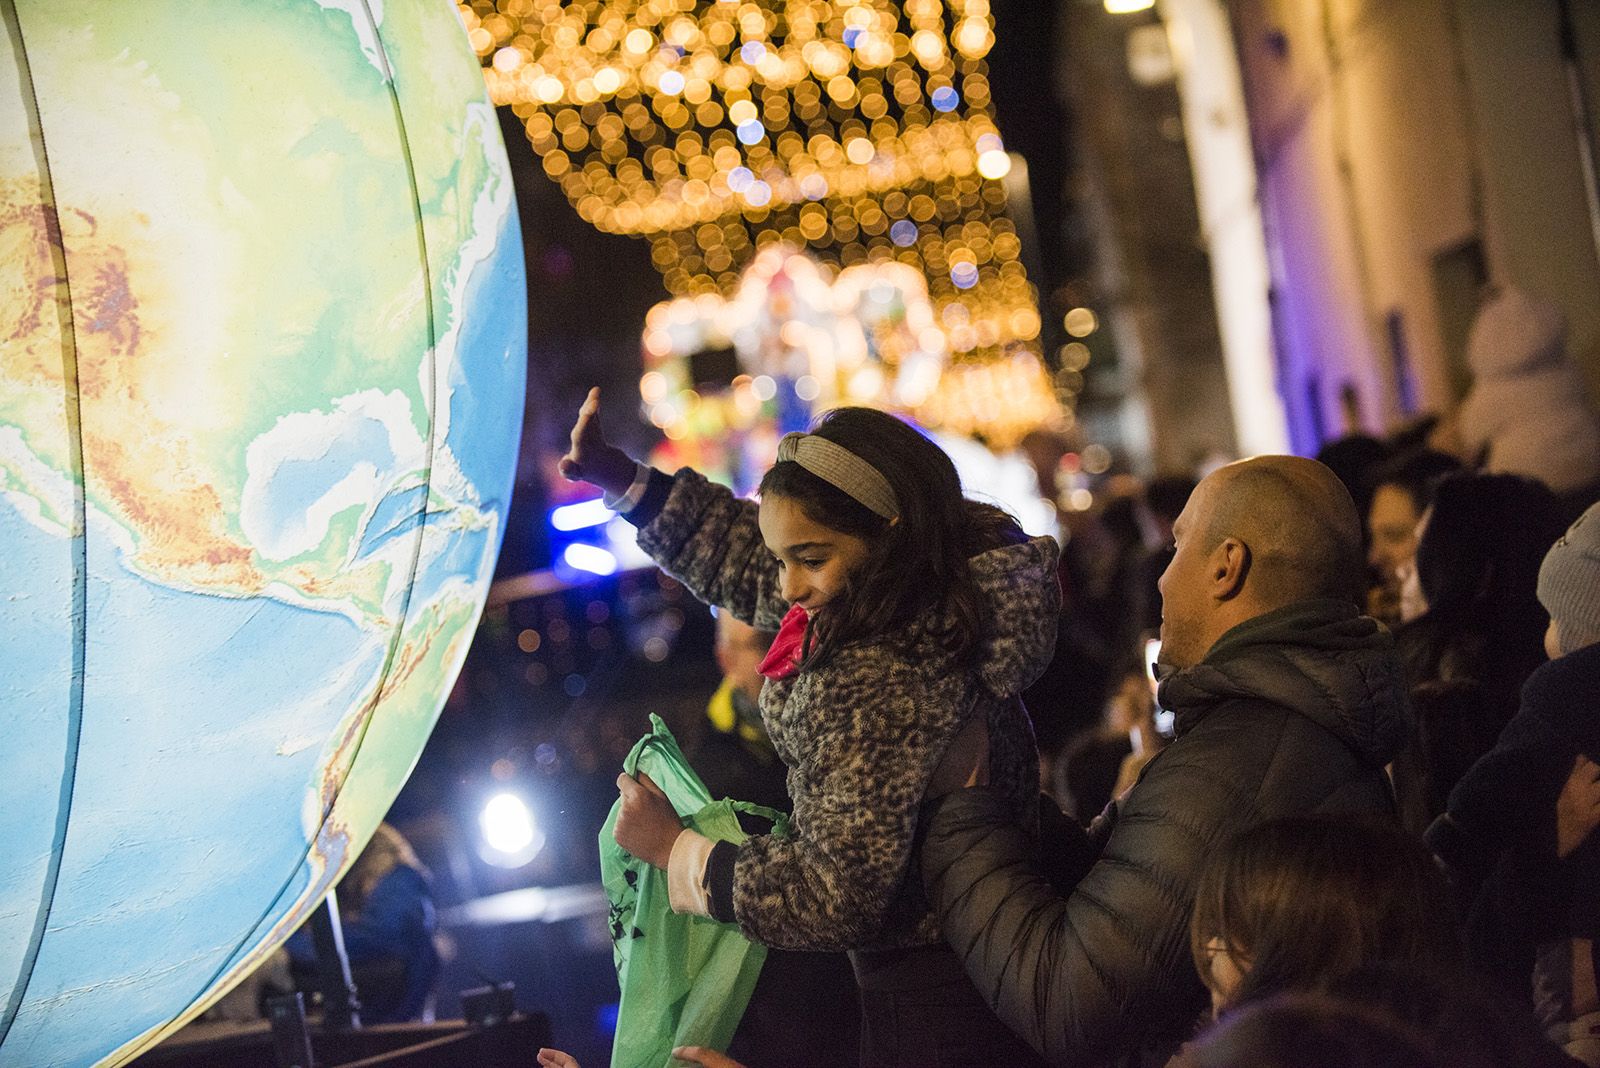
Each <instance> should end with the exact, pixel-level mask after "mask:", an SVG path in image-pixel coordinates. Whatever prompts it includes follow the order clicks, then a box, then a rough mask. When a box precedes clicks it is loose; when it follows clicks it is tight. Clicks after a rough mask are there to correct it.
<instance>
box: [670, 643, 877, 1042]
mask: <svg viewBox="0 0 1600 1068" xmlns="http://www.w3.org/2000/svg"><path fill="white" fill-rule="evenodd" d="M773 638H774V635H773V634H771V633H769V632H765V631H759V630H756V629H755V628H754V627H752V626H750V625H749V624H748V623H745V622H743V621H741V620H739V619H736V618H734V616H733V614H732V613H731V612H718V613H717V637H716V655H717V664H718V666H720V667H721V668H722V684H721V685H720V686H718V687H717V691H716V693H715V694H713V695H712V697H711V701H710V703H709V704H708V705H707V708H706V718H707V719H708V720H709V721H710V728H711V729H710V731H709V732H708V734H706V735H705V736H702V738H701V740H700V743H699V745H697V746H696V747H695V748H694V749H693V751H686V752H685V754H684V755H685V756H686V757H687V758H688V760H689V764H690V766H691V767H693V768H694V770H695V773H696V774H698V775H699V776H700V779H701V781H702V782H704V783H705V784H706V789H707V790H709V791H711V795H712V796H713V797H731V798H734V799H735V800H739V801H754V802H755V803H757V804H760V805H766V806H767V807H769V808H775V809H779V810H781V811H784V812H787V811H789V808H790V806H789V794H788V791H787V789H786V788H785V785H784V779H785V768H784V765H783V761H781V760H779V759H778V754H777V753H776V752H774V751H773V748H772V740H771V739H770V738H768V737H767V729H766V727H765V726H763V725H762V723H761V708H760V705H759V704H758V701H759V699H760V696H761V684H762V683H763V682H764V681H766V680H765V678H764V677H763V676H762V674H761V672H760V671H759V670H758V669H759V668H760V665H761V661H762V659H763V658H764V657H765V656H766V654H767V650H768V649H769V648H771V647H772V640H773ZM860 1032H861V1025H860V1007H859V1006H858V1005H857V1003H856V984H855V978H854V976H853V974H852V973H851V970H850V961H849V960H848V959H847V958H846V957H845V956H844V954H842V953H796V952H792V951H790V950H784V949H769V950H767V958H766V961H765V962H764V963H763V964H762V965H761V975H760V977H759V978H758V979H757V980H756V986H755V990H754V991H753V992H752V993H751V995H750V1003H749V1005H748V1006H747V1007H746V1008H745V1011H744V1018H743V1019H742V1020H740V1021H739V1030H738V1031H737V1032H736V1033H735V1034H734V1036H733V1041H732V1042H731V1043H730V1044H729V1046H728V1050H727V1052H728V1055H729V1056H731V1057H734V1058H737V1059H739V1060H744V1061H748V1062H750V1063H752V1064H758V1065H763V1064H770V1065H776V1064H783V1065H789V1066H791V1068H837V1066H838V1065H840V1064H850V1063H853V1062H854V1061H855V1057H856V1052H857V1047H858V1046H859V1044H860Z"/></svg>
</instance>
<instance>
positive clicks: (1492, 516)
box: [1393, 472, 1562, 835]
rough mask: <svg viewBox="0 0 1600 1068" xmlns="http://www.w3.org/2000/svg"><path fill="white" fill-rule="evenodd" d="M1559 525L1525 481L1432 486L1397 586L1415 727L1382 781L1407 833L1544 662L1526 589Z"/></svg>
mask: <svg viewBox="0 0 1600 1068" xmlns="http://www.w3.org/2000/svg"><path fill="white" fill-rule="evenodd" d="M1561 528H1562V523H1561V517H1560V513H1559V510H1558V508H1557V505H1556V501H1555V498H1554V496H1553V495H1552V494H1551V493H1550V491H1549V490H1548V489H1546V488H1545V487H1544V486H1542V485H1541V484H1539V483H1538V482H1535V481H1533V480H1532V479H1527V478H1522V477H1520V476H1518V475H1483V474H1472V473H1466V472H1462V473H1458V474H1454V475H1450V476H1448V477H1446V478H1445V479H1444V480H1443V481H1442V482H1440V483H1439V485H1438V487H1437V488H1436V489H1435V491H1434V497H1433V501H1432V503H1431V505H1430V506H1429V508H1428V510H1427V511H1426V513H1424V516H1423V519H1422V521H1421V522H1420V523H1419V525H1418V528H1417V554H1416V562H1415V566H1414V578H1413V577H1409V576H1408V578H1407V581H1406V588H1405V590H1404V591H1403V593H1402V600H1403V601H1405V602H1406V603H1407V604H1409V605H1414V607H1410V608H1408V609H1407V610H1406V612H1405V615H1406V616H1407V617H1408V622H1407V624H1406V625H1405V627H1404V628H1403V629H1402V630H1401V632H1400V634H1399V635H1398V640H1399V643H1400V649H1401V653H1402V655H1403V656H1404V657H1405V659H1406V663H1407V672H1408V681H1409V683H1410V686H1411V700H1412V707H1413V710H1414V712H1415V729H1414V733H1413V737H1412V740H1411V743H1410V745H1408V746H1407V748H1406V751H1405V752H1404V753H1403V754H1402V756H1401V757H1400V759H1398V760H1397V761H1396V762H1395V766H1394V769H1393V770H1394V783H1395V792H1396V795H1397V797H1398V799H1399V802H1400V812H1401V819H1402V822H1403V824H1404V825H1405V826H1406V827H1407V829H1409V830H1410V831H1412V832H1413V833H1415V834H1418V835H1420V834H1422V832H1423V831H1425V830H1426V829H1427V827H1428V824H1429V823H1430V822H1431V821H1432V820H1433V819H1434V817H1436V816H1438V815H1439V813H1440V812H1442V811H1444V804H1445V798H1447V797H1448V796H1449V793H1450V789H1451V787H1453V786H1454V785H1455V783H1456V781H1457V780H1458V779H1459V778H1460V777H1461V775H1462V774H1463V773H1464V772H1465V771H1466V770H1467V768H1468V767H1470V766H1471V764H1472V762H1473V761H1474V760H1476V759H1477V758H1478V757H1480V756H1482V755H1483V754H1484V753H1486V752H1488V751H1489V748H1490V747H1491V746H1493V745H1494V740H1495V738H1496V737H1497V736H1498V735H1499V734H1500V731H1501V729H1502V728H1503V727H1504V726H1505V725H1506V723H1507V722H1508V721H1509V720H1510V719H1511V717H1512V715H1513V714H1514V713H1515V712H1516V710H1517V700H1518V694H1519V692H1520V691H1521V689H1522V684H1523V682H1524V681H1526V679H1527V678H1528V676H1529V675H1530V674H1532V672H1533V670H1534V668H1536V667H1538V666H1539V665H1540V664H1541V663H1542V662H1543V661H1544V630H1545V625H1546V616H1545V612H1544V610H1543V609H1542V608H1541V607H1540V606H1539V601H1538V598H1537V596H1536V594H1535V585H1536V581H1537V578H1538V571H1539V561H1540V559H1541V558H1542V557H1543V555H1544V552H1545V550H1546V549H1548V548H1549V547H1550V543H1551V542H1553V541H1555V540H1556V538H1557V536H1559V535H1560V533H1561ZM1419 612H1420V615H1418V614H1416V613H1419Z"/></svg>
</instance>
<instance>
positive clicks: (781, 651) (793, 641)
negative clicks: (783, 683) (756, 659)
mask: <svg viewBox="0 0 1600 1068" xmlns="http://www.w3.org/2000/svg"><path fill="white" fill-rule="evenodd" d="M810 622H811V616H810V615H809V614H808V613H807V612H806V610H805V606H804V605H798V604H797V605H795V606H794V607H792V608H790V609H789V611H788V613H787V614H786V615H784V617H783V622H782V623H780V624H779V625H778V636H777V637H776V638H774V639H772V648H770V649H768V650H767V655H766V656H765V657H763V658H762V660H761V665H760V666H759V667H757V668H756V670H757V671H759V672H760V673H761V674H763V675H765V676H766V677H767V678H769V679H786V678H788V677H789V676H790V675H793V674H794V673H795V672H797V671H799V670H800V650H801V648H802V647H803V646H804V645H805V640H806V626H807V625H808V624H809V623H810Z"/></svg>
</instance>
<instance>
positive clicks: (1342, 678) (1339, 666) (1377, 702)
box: [1158, 600, 1411, 766]
mask: <svg viewBox="0 0 1600 1068" xmlns="http://www.w3.org/2000/svg"><path fill="white" fill-rule="evenodd" d="M1239 698H1246V699H1252V700H1259V701H1268V702H1271V703H1272V704H1275V705H1281V706H1283V707H1284V708H1287V709H1289V710H1291V711H1293V712H1296V713H1298V714H1299V715H1302V716H1304V717H1306V718H1307V719H1309V720H1311V721H1312V722H1314V723H1316V724H1317V725H1319V726H1321V727H1323V728H1325V729H1326V730H1328V731H1331V732H1332V733H1333V734H1334V735H1335V736H1337V737H1338V738H1339V739H1340V740H1341V741H1343V742H1344V743H1345V744H1346V745H1348V746H1350V747H1351V748H1352V749H1353V750H1355V751H1356V752H1357V753H1359V754H1360V755H1361V757H1362V758H1363V759H1365V760H1366V761H1368V762H1369V763H1370V764H1372V765H1374V766H1382V765H1383V764H1386V763H1388V762H1389V761H1390V760H1391V759H1392V758H1393V757H1394V755H1395V754H1396V753H1397V752H1399V750H1400V748H1401V746H1402V745H1403V744H1404V742H1405V739H1406V736H1407V733H1408V731H1409V729H1410V714H1411V713H1410V705H1409V702H1408V700H1407V697H1406V686H1405V679H1404V674H1403V671H1402V668H1401V664H1400V658H1399V656H1398V655H1397V654H1396V652H1395V648H1394V638H1393V636H1392V635H1390V633H1389V632H1388V631H1387V630H1385V629H1384V628H1383V627H1382V626H1380V625H1379V624H1378V622H1377V621H1376V620H1374V619H1371V618H1368V617H1367V616H1363V615H1361V614H1360V613H1359V612H1358V611H1357V610H1356V608H1355V606H1354V605H1351V604H1347V603H1345V602H1343V601H1336V600H1314V601H1301V602H1299V603H1297V604H1292V605H1288V606H1286V607H1284V608H1280V609H1277V610H1276V611H1273V612H1268V613H1266V614H1265V615H1261V616H1257V617H1256V618H1255V619H1251V620H1246V621H1245V622H1243V623H1241V624H1239V625H1238V626H1237V627H1234V628H1233V629H1232V630H1230V631H1228V632H1227V633H1226V634H1224V635H1223V636H1222V637H1221V638H1219V639H1218V640H1217V643H1216V644H1215V645H1213V646H1212V647H1211V651H1210V652H1208V653H1207V654H1206V657H1205V659H1204V660H1202V661H1201V662H1200V663H1198V664H1196V665H1195V666H1194V667H1190V668H1183V669H1181V670H1177V671H1173V672H1171V673H1170V674H1168V675H1167V676H1166V677H1165V678H1164V679H1162V681H1161V686H1160V690H1159V692H1158V700H1159V701H1160V703H1161V706H1162V707H1163V708H1167V709H1170V710H1171V711H1172V712H1173V713H1174V716H1175V719H1176V726H1177V730H1178V733H1180V734H1182V733H1184V732H1185V731H1187V730H1188V729H1190V728H1192V727H1193V726H1194V725H1195V723H1197V722H1198V721H1199V720H1200V719H1201V717H1203V716H1204V715H1205V714H1206V713H1207V712H1209V711H1210V710H1211V709H1212V708H1214V707H1216V706H1217V705H1219V704H1222V703H1223V702H1225V701H1231V700H1236V699H1239Z"/></svg>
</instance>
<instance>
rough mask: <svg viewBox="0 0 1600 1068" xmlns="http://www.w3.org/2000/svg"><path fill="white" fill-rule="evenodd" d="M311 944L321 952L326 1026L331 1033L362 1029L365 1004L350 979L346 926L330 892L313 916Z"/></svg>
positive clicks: (319, 965) (320, 977) (319, 966)
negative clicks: (345, 947)
mask: <svg viewBox="0 0 1600 1068" xmlns="http://www.w3.org/2000/svg"><path fill="white" fill-rule="evenodd" d="M311 942H312V944H313V945H314V946H315V947H316V950H317V972H318V980H319V982H318V985H319V986H320V987H321V989H322V1025H323V1027H325V1028H327V1029H328V1030H329V1031H355V1030H359V1029H360V1027H361V1002H360V1001H359V1000H358V999H357V997H356V984H355V982H354V981H353V980H352V979H351V978H350V958H349V957H348V956H347V955H346V954H345V949H344V927H343V926H342V925H341V924H340V923H339V895H338V892H337V891H336V890H329V891H328V896H327V898H326V899H324V900H323V902H322V904H321V905H319V906H318V907H317V910H316V911H315V912H313V913H312V914H311Z"/></svg>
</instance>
